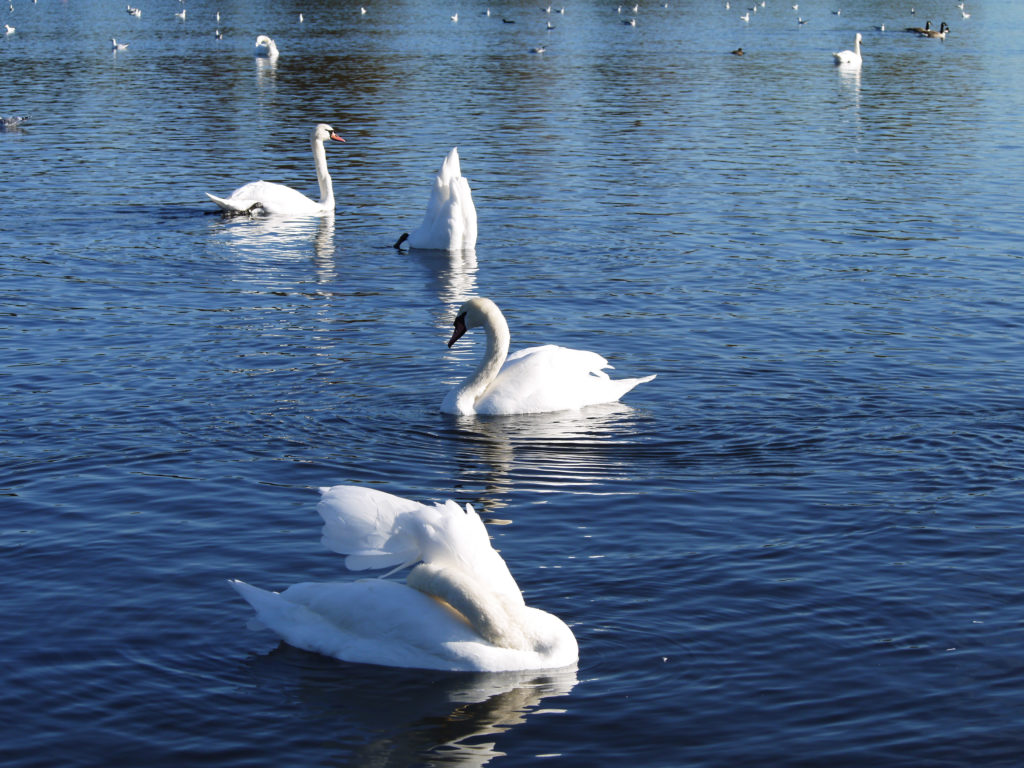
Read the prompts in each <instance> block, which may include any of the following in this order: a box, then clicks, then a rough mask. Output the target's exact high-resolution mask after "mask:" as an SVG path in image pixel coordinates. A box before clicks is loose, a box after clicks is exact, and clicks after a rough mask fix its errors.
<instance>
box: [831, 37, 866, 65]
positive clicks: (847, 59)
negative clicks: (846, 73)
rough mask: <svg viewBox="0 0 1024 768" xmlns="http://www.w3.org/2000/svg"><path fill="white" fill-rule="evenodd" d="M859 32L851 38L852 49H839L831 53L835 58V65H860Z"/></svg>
mask: <svg viewBox="0 0 1024 768" xmlns="http://www.w3.org/2000/svg"><path fill="white" fill-rule="evenodd" d="M860 41H861V35H860V32H858V33H857V36H856V37H855V38H853V50H852V51H839V52H838V53H833V54H832V56H833V57H834V58H835V60H836V66H840V67H859V66H860V65H861V57H860Z"/></svg>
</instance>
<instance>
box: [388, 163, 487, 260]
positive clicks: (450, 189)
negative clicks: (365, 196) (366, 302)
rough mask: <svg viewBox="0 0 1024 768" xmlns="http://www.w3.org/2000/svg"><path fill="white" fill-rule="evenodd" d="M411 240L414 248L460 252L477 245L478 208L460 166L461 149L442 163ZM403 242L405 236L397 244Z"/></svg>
mask: <svg viewBox="0 0 1024 768" xmlns="http://www.w3.org/2000/svg"><path fill="white" fill-rule="evenodd" d="M408 239H409V246H410V247H411V248H430V249H435V250H442V251H457V250H461V249H468V248H473V247H475V246H476V207H475V206H474V205H473V193H472V192H471V191H470V188H469V180H468V179H467V178H466V177H465V176H463V175H462V169H461V168H460V166H459V149H458V147H453V148H452V150H451V152H449V153H448V154H447V156H445V159H444V161H443V162H442V163H441V169H440V170H439V171H438V172H437V176H435V177H434V186H433V187H432V188H431V190H430V200H429V201H428V202H427V211H426V213H425V214H424V215H423V221H422V222H421V223H420V225H419V226H418V227H417V228H416V229H414V230H413V231H412V232H411V233H410V234H409V236H408ZM404 240H405V237H404V236H403V237H402V238H400V239H399V241H398V243H397V244H396V245H401V243H402V242H403V241H404Z"/></svg>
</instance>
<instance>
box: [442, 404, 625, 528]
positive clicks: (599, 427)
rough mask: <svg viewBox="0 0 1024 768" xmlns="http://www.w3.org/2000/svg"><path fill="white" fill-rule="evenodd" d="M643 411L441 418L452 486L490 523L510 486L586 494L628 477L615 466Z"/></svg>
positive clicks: (602, 407) (595, 408)
mask: <svg viewBox="0 0 1024 768" xmlns="http://www.w3.org/2000/svg"><path fill="white" fill-rule="evenodd" d="M643 418H644V416H643V412H642V411H638V410H637V409H635V408H633V407H632V406H630V405H628V404H626V403H620V402H615V403H601V404H599V405H591V406H587V407H586V408H582V409H579V410H575V411H559V412H556V413H534V414H522V415H518V416H455V417H446V420H447V421H448V423H449V425H450V427H449V429H450V435H449V436H450V437H451V438H452V440H451V442H452V443H453V444H454V445H455V454H454V460H453V462H452V466H453V467H455V468H456V478H455V482H456V483H457V484H458V486H459V487H461V488H462V489H463V491H464V492H466V493H467V495H468V496H471V497H472V498H473V499H474V505H475V506H476V507H477V508H478V510H479V511H480V513H481V514H482V515H483V516H484V517H485V518H486V519H487V522H488V523H495V522H499V523H502V522H508V521H505V520H500V519H497V520H496V519H495V515H497V514H498V513H499V512H500V511H501V510H503V509H504V508H505V507H506V506H507V502H506V501H505V498H506V497H507V496H508V494H509V493H510V492H511V491H512V489H513V488H514V487H519V488H522V487H526V486H529V487H532V488H533V489H534V490H540V491H541V492H545V491H550V492H563V493H564V492H565V490H566V489H567V488H570V489H573V491H574V492H577V493H586V489H587V488H589V487H598V486H601V485H603V484H607V483H608V481H609V480H615V479H627V480H628V479H629V478H628V473H627V472H626V470H625V469H624V468H625V467H628V466H629V464H628V462H625V461H619V460H618V459H617V458H616V455H617V453H618V452H620V451H628V450H631V446H632V445H633V442H634V441H633V439H632V437H633V436H634V435H637V434H640V433H641V432H642V427H641V425H640V423H639V422H640V420H641V419H643Z"/></svg>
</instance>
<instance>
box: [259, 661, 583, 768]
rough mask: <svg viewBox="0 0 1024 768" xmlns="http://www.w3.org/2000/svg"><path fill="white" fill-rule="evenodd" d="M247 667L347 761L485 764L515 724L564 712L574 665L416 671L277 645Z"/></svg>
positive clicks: (497, 753)
mask: <svg viewBox="0 0 1024 768" xmlns="http://www.w3.org/2000/svg"><path fill="white" fill-rule="evenodd" d="M247 665H248V667H249V669H247V670H246V677H248V678H249V679H250V680H251V679H256V680H258V681H259V685H260V687H261V688H263V689H264V690H267V689H268V688H269V689H270V692H271V693H277V694H279V695H280V697H281V698H282V699H288V700H295V699H297V700H298V701H300V702H301V704H302V706H303V707H304V708H305V709H306V710H307V712H308V713H309V715H310V717H311V719H315V720H316V721H317V722H320V723H322V724H324V725H325V726H327V728H326V730H325V731H324V732H325V733H330V734H331V737H330V738H332V739H333V741H334V743H335V744H336V746H337V751H338V754H337V755H336V757H337V759H338V761H339V762H341V763H344V764H346V765H381V766H384V765H451V766H463V767H465V768H469V767H470V766H483V765H487V764H488V763H490V762H491V761H492V760H493V759H494V758H496V757H501V756H503V755H504V752H502V751H501V748H502V740H503V738H504V739H505V740H509V739H513V738H515V737H514V736H513V735H511V733H510V732H514V729H515V728H516V727H517V726H519V725H521V724H523V723H525V722H527V721H528V720H529V721H536V720H537V719H538V718H541V717H544V718H557V717H558V716H559V715H561V714H563V713H564V711H565V704H564V703H562V702H560V701H559V697H564V696H568V695H569V694H570V692H571V691H572V690H573V688H574V687H575V685H576V682H577V671H576V668H575V667H570V668H566V669H561V670H554V671H544V672H486V673H471V674H466V673H446V672H433V673H431V672H426V673H424V672H422V671H418V670H417V671H412V670H402V669H391V668H387V667H364V666H360V665H354V664H344V663H339V662H335V661H332V660H330V659H326V658H324V657H322V656H319V655H317V654H311V653H306V652H304V651H299V650H296V649H295V648H292V647H290V646H288V645H285V644H283V643H282V644H281V645H280V646H278V648H277V649H275V650H274V651H271V652H270V653H269V654H267V655H265V656H259V657H253V658H251V659H249V660H248V662H247ZM505 734H509V735H508V736H505Z"/></svg>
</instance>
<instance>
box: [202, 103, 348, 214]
mask: <svg viewBox="0 0 1024 768" xmlns="http://www.w3.org/2000/svg"><path fill="white" fill-rule="evenodd" d="M327 140H333V141H345V140H344V139H343V138H341V136H339V135H338V134H336V133H335V132H334V129H333V128H331V126H329V125H327V124H325V123H320V124H319V125H317V126H316V127H315V128H314V129H313V133H312V134H311V136H310V143H311V145H312V148H313V160H314V162H315V163H316V178H317V182H318V183H319V185H320V200H319V201H316V200H312V199H310V198H308V197H306V196H305V195H304V194H302V193H301V192H299V191H298V190H295V189H292V188H291V187H287V186H285V185H284V184H277V183H275V182H272V181H263V180H262V179H261V180H260V181H253V182H250V183H248V184H245V185H244V186H241V187H239V188H238V189H236V190H235V191H234V192H232V193H231V196H230V197H227V198H221V197H216V196H214V195H211V194H210V193H209V192H207V193H206V196H207V197H208V198H210V199H211V200H213V202H215V203H216V204H217V205H218V206H220V208H221V209H222V210H224V211H226V212H228V213H251V212H253V211H255V210H262V211H264V212H265V213H269V214H271V215H275V216H323V215H324V214H328V213H334V186H333V184H332V182H331V176H330V174H329V173H328V171H327V153H326V152H325V151H324V142H325V141H327Z"/></svg>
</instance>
